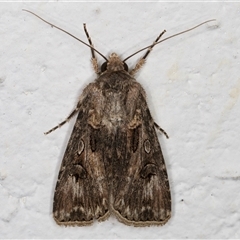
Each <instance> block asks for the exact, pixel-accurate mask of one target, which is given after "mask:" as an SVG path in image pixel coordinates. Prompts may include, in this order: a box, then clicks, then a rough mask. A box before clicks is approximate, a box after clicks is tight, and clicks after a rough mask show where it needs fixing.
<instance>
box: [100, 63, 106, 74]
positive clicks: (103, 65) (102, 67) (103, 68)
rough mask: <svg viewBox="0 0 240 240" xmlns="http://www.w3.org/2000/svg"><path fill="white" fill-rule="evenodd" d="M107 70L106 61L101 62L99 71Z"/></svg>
mask: <svg viewBox="0 0 240 240" xmlns="http://www.w3.org/2000/svg"><path fill="white" fill-rule="evenodd" d="M106 70H107V62H105V63H103V64H102V66H101V72H105V71H106Z"/></svg>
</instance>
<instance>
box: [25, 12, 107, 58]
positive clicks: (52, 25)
mask: <svg viewBox="0 0 240 240" xmlns="http://www.w3.org/2000/svg"><path fill="white" fill-rule="evenodd" d="M22 10H23V11H25V12H28V13H31V14H33V15H34V16H35V17H37V18H39V19H41V20H42V21H43V22H45V23H47V24H49V25H50V26H51V27H55V28H57V29H58V30H60V31H62V32H64V33H66V34H68V35H69V36H71V37H73V38H75V39H76V40H78V41H79V42H81V43H83V44H84V45H86V46H88V47H90V48H91V49H92V50H94V51H95V52H96V53H98V54H99V55H100V56H101V57H102V58H104V59H105V60H106V61H107V62H108V59H107V58H106V57H105V56H104V55H103V54H102V53H100V52H99V51H98V50H97V49H96V48H94V47H93V46H91V45H89V44H87V43H85V42H84V41H82V40H81V39H79V38H77V37H75V36H74V35H72V34H71V33H69V32H67V31H65V30H64V29H62V28H60V27H58V26H56V25H54V24H52V23H50V22H48V21H46V20H45V19H43V18H41V17H40V16H38V15H37V14H36V13H34V12H31V11H29V10H26V9H22Z"/></svg>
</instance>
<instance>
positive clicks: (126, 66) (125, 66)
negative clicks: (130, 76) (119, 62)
mask: <svg viewBox="0 0 240 240" xmlns="http://www.w3.org/2000/svg"><path fill="white" fill-rule="evenodd" d="M123 64H124V65H123V67H124V70H125V71H126V72H128V65H127V64H126V63H125V62H124V63H123Z"/></svg>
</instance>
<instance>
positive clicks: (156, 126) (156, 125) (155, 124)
mask: <svg viewBox="0 0 240 240" xmlns="http://www.w3.org/2000/svg"><path fill="white" fill-rule="evenodd" d="M154 126H155V128H157V129H158V130H159V131H160V132H162V133H163V134H164V135H165V136H166V138H169V136H168V134H167V133H166V132H165V131H164V130H163V129H162V128H161V127H159V126H158V124H157V123H155V122H154Z"/></svg>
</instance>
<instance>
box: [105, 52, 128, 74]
mask: <svg viewBox="0 0 240 240" xmlns="http://www.w3.org/2000/svg"><path fill="white" fill-rule="evenodd" d="M107 70H108V71H121V70H124V63H123V62H122V60H121V59H120V58H119V57H118V55H117V54H116V53H112V54H111V55H110V56H109V59H108V63H107Z"/></svg>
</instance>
